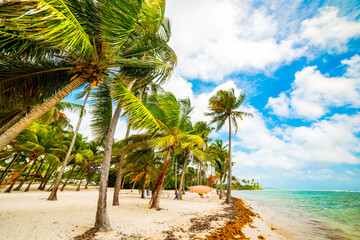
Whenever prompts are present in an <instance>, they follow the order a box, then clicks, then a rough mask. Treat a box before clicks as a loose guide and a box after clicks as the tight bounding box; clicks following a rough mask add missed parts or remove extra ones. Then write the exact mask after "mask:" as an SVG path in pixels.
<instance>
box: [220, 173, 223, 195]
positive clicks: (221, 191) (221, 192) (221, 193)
mask: <svg viewBox="0 0 360 240" xmlns="http://www.w3.org/2000/svg"><path fill="white" fill-rule="evenodd" d="M219 198H220V199H222V198H223V190H222V179H221V178H220V194H219Z"/></svg>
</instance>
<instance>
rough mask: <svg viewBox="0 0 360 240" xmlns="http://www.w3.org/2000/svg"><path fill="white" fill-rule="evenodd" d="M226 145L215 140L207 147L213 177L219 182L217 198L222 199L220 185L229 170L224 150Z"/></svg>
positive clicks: (227, 154)
mask: <svg viewBox="0 0 360 240" xmlns="http://www.w3.org/2000/svg"><path fill="white" fill-rule="evenodd" d="M226 148H227V145H224V144H223V141H222V140H218V139H217V140H215V143H212V144H211V145H210V147H209V155H210V159H211V165H212V166H213V167H214V169H215V175H216V177H217V179H218V182H219V198H220V199H222V198H223V189H222V188H223V187H222V184H223V182H224V180H225V178H226V174H227V171H228V169H229V166H228V159H229V153H228V151H227V150H226Z"/></svg>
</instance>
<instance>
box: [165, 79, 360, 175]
mask: <svg viewBox="0 0 360 240" xmlns="http://www.w3.org/2000/svg"><path fill="white" fill-rule="evenodd" d="M172 81H173V80H172ZM174 81H175V80H174ZM177 84H179V85H176V88H172V89H171V87H170V86H172V82H171V81H170V82H169V85H168V87H169V89H170V90H172V91H173V92H174V93H175V95H176V96H182V97H184V96H185V95H186V94H185V95H184V92H183V91H186V92H188V93H190V94H189V97H190V98H191V101H192V104H193V105H194V106H195V111H194V113H193V114H192V121H193V122H196V121H208V122H209V120H210V119H209V118H208V117H205V116H204V115H203V114H204V113H205V112H207V111H208V109H207V107H208V100H209V98H210V97H211V96H213V95H214V94H215V93H216V91H218V90H219V89H229V88H234V89H236V92H237V94H239V93H240V92H242V90H241V89H239V88H237V87H236V85H235V83H234V82H233V81H228V82H226V83H224V84H221V85H219V86H218V87H216V88H215V89H212V90H209V91H207V92H204V93H202V94H199V95H195V94H193V92H192V90H191V85H189V83H187V82H186V81H185V80H184V79H182V80H179V79H178V81H177ZM242 111H246V112H250V113H253V115H254V117H253V118H245V119H244V120H243V121H239V124H238V125H239V131H238V133H237V134H236V135H233V147H234V149H239V147H240V148H241V149H242V150H243V151H234V153H233V155H234V158H233V160H234V161H236V162H237V164H236V165H235V166H234V169H236V168H242V167H247V168H251V167H264V168H273V169H274V168H275V169H288V170H290V169H291V170H294V169H302V168H308V167H319V166H322V167H326V166H332V165H334V164H339V163H349V164H358V163H360V159H359V158H358V157H357V154H359V153H360V151H359V149H358V146H359V145H360V139H359V138H358V137H356V135H355V134H357V133H359V132H360V113H358V114H355V115H353V116H348V115H345V114H343V115H334V116H332V117H330V118H328V119H326V120H322V121H319V122H314V123H313V124H312V125H311V126H308V127H305V126H299V127H292V126H288V125H283V126H278V127H276V128H273V129H271V130H270V129H269V128H268V127H267V125H266V122H267V121H268V120H267V119H266V118H265V117H264V116H263V115H262V114H261V113H260V112H259V111H258V110H256V109H255V108H254V107H252V106H248V105H247V104H246V103H245V105H244V106H243V108H242ZM227 131H228V126H224V127H223V129H222V130H221V131H220V133H215V132H214V133H212V134H211V136H210V137H211V138H214V139H216V138H219V137H221V136H222V135H226V136H227V133H228V132H227ZM234 171H236V170H234Z"/></svg>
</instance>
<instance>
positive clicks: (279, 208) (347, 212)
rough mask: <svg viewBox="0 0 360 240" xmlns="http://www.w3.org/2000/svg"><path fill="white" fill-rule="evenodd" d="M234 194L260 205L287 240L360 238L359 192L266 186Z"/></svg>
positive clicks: (349, 239)
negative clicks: (268, 187) (265, 187)
mask: <svg viewBox="0 0 360 240" xmlns="http://www.w3.org/2000/svg"><path fill="white" fill-rule="evenodd" d="M233 195H234V196H235V197H239V198H242V199H244V200H251V201H253V202H256V203H259V204H260V205H262V206H263V209H264V210H265V211H266V215H268V216H271V217H270V220H269V221H270V222H271V224H272V225H273V226H274V227H275V228H276V229H277V230H278V231H279V232H280V233H284V236H287V237H286V239H291V240H339V239H344V240H360V192H359V191H314V190H278V189H265V190H258V191H233Z"/></svg>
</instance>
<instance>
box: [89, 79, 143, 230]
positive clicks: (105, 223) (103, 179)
mask: <svg viewBox="0 0 360 240" xmlns="http://www.w3.org/2000/svg"><path fill="white" fill-rule="evenodd" d="M135 81H136V80H133V81H132V82H130V83H129V84H128V86H127V90H130V89H131V88H132V86H133V85H134V83H135ZM121 108H122V104H121V103H119V104H118V105H117V107H116V110H115V112H114V115H113V117H112V119H111V122H110V126H109V130H108V134H107V136H106V143H105V149H104V158H103V161H102V164H101V174H100V188H99V199H98V204H97V210H96V217H95V228H98V229H99V230H100V231H110V230H112V228H111V226H110V221H109V216H108V213H107V209H106V199H107V186H108V180H109V169H110V161H111V152H112V144H113V141H114V135H115V130H116V125H117V123H118V120H119V117H120V113H121Z"/></svg>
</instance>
